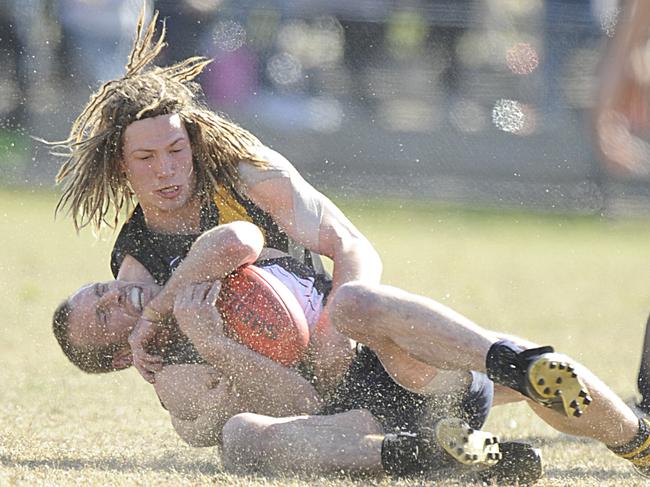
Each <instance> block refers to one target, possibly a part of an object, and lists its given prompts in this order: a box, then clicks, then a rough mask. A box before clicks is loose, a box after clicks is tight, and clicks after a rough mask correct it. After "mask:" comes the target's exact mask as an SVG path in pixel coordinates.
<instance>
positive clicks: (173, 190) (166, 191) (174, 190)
mask: <svg viewBox="0 0 650 487" xmlns="http://www.w3.org/2000/svg"><path fill="white" fill-rule="evenodd" d="M180 191H181V187H180V186H178V185H173V186H167V187H166V188H162V189H159V190H157V191H156V193H158V194H159V195H160V196H162V197H163V198H175V197H176V196H178V194H179V193H180Z"/></svg>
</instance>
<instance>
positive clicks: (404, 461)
mask: <svg viewBox="0 0 650 487" xmlns="http://www.w3.org/2000/svg"><path fill="white" fill-rule="evenodd" d="M419 456H420V451H419V446H418V442H417V437H416V435H415V434H414V433H407V432H399V433H394V434H387V435H386V436H384V441H383V442H382V444H381V465H382V467H384V471H385V472H386V473H387V474H388V475H393V476H397V477H401V476H405V475H414V474H416V473H419V472H420V471H421V470H422V469H421V468H420V464H419V461H418V460H419Z"/></svg>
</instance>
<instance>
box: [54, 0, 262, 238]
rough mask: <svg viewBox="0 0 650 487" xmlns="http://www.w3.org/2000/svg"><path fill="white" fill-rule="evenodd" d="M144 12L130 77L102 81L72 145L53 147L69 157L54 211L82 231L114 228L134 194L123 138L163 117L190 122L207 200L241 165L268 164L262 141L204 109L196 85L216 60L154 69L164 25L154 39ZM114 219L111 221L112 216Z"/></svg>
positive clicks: (234, 181) (153, 21)
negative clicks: (259, 151)
mask: <svg viewBox="0 0 650 487" xmlns="http://www.w3.org/2000/svg"><path fill="white" fill-rule="evenodd" d="M144 19H145V9H144V6H143V8H142V11H141V12H140V16H139V18H138V23H137V27H136V34H135V40H134V42H133V47H132V49H131V53H130V54H129V58H128V63H127V65H126V74H125V75H124V77H123V78H121V79H118V80H111V81H108V82H106V83H104V84H103V85H102V86H101V88H100V89H99V90H98V91H97V92H96V93H95V94H94V95H92V96H91V98H90V100H89V102H88V104H87V105H86V106H85V108H84V109H83V111H82V112H81V114H80V115H79V116H78V117H77V119H76V120H75V121H74V123H73V124H72V128H71V129H70V134H69V136H68V138H67V139H65V140H63V141H59V142H49V143H48V144H49V145H51V146H53V147H54V150H53V151H52V152H53V154H56V155H60V156H63V157H65V158H66V160H65V162H64V163H63V165H62V166H61V169H60V170H59V173H58V174H57V176H56V182H57V184H60V183H63V184H64V189H63V193H62V195H61V198H60V199H59V202H58V204H57V206H56V213H58V212H59V211H60V210H61V209H63V208H67V209H68V213H69V214H71V215H72V218H73V221H74V224H75V228H76V229H77V230H79V229H81V228H83V227H85V226H87V225H92V226H93V227H94V228H95V229H99V228H100V227H101V226H102V224H106V225H108V226H109V227H113V228H114V227H116V226H117V223H118V220H119V215H120V213H121V212H122V210H123V209H126V210H129V209H130V208H131V207H132V206H133V205H134V204H135V201H134V194H133V192H132V190H131V189H130V187H129V184H128V181H127V179H126V175H125V174H124V172H123V171H122V170H121V161H122V156H123V155H122V143H123V138H124V132H125V130H126V128H127V127H128V126H129V124H130V123H132V122H134V121H137V120H141V119H143V118H149V117H156V116H159V115H168V114H178V115H179V116H180V118H181V120H182V121H183V122H184V124H185V128H186V130H187V132H188V135H189V138H190V143H191V147H192V152H193V159H194V161H193V163H194V169H195V171H196V174H197V190H198V191H199V194H200V195H201V196H202V197H204V198H208V197H210V196H211V195H213V194H214V192H215V190H216V187H215V185H216V182H217V181H220V182H222V183H225V184H227V185H229V186H230V187H236V185H237V182H238V172H237V164H238V162H239V161H241V160H249V161H251V162H252V163H254V164H256V165H259V166H264V164H265V163H264V161H262V160H260V159H259V158H258V157H256V156H255V148H256V147H259V145H260V142H259V140H258V139H257V138H256V137H255V136H254V135H253V134H251V133H250V132H248V131H247V130H244V129H243V128H241V127H239V126H238V125H236V124H234V123H232V122H230V121H229V120H227V119H225V118H224V117H222V116H220V115H217V114H216V113H214V112H213V111H211V110H209V109H208V108H206V107H205V106H204V105H203V104H202V102H200V101H198V100H197V97H201V96H202V91H201V88H200V86H199V85H198V84H197V83H195V82H193V80H194V79H195V78H196V77H197V76H198V75H199V74H200V73H201V72H202V71H203V69H204V68H205V67H206V66H207V65H208V64H210V63H211V62H212V61H211V60H209V59H206V58H204V57H201V56H194V57H190V58H188V59H185V60H184V61H181V62H179V63H177V64H174V65H172V66H167V67H159V66H155V65H152V64H151V63H152V62H153V60H154V59H155V58H156V57H157V56H158V54H159V53H160V51H161V50H162V49H163V48H164V47H165V45H166V43H165V41H164V39H165V24H164V22H163V26H162V29H161V33H160V36H159V37H158V39H157V40H156V39H155V33H156V24H157V21H158V12H154V15H153V17H152V19H151V21H150V22H149V24H148V25H147V26H146V28H145V27H144ZM110 213H113V214H114V218H113V221H112V222H110V221H108V219H107V216H108V215H109V214H110Z"/></svg>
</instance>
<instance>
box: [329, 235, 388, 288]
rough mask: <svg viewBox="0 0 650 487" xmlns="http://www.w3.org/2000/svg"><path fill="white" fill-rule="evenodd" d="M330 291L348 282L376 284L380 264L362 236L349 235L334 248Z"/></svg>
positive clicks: (377, 256) (380, 271)
mask: <svg viewBox="0 0 650 487" xmlns="http://www.w3.org/2000/svg"><path fill="white" fill-rule="evenodd" d="M332 260H333V261H334V269H333V275H332V290H333V291H335V290H336V289H337V288H338V287H339V286H340V285H341V284H344V283H346V282H350V281H363V282H367V283H371V284H378V283H379V281H380V280H381V273H382V267H383V266H382V262H381V259H380V258H379V254H378V253H377V251H376V250H375V249H374V247H373V246H372V245H371V244H370V242H369V241H368V240H367V239H366V238H365V237H364V236H363V235H360V234H358V235H350V236H348V238H346V239H345V240H341V242H340V244H339V245H338V246H337V247H336V248H335V250H334V253H333V255H332Z"/></svg>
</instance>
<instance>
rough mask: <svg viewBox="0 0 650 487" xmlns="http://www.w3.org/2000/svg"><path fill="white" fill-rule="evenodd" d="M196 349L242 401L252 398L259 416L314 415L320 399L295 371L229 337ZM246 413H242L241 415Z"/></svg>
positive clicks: (208, 341) (216, 339) (215, 340)
mask: <svg viewBox="0 0 650 487" xmlns="http://www.w3.org/2000/svg"><path fill="white" fill-rule="evenodd" d="M195 346H196V348H197V350H198V351H199V353H200V354H201V356H202V357H203V359H204V360H205V361H206V362H208V363H209V364H211V365H213V366H214V367H215V368H217V369H218V370H219V371H220V372H221V374H222V375H223V377H228V378H229V380H230V382H231V384H232V386H233V387H234V388H236V390H237V392H238V394H239V395H240V396H241V397H242V398H250V406H251V407H252V408H253V409H245V410H249V411H253V412H257V413H259V414H268V415H272V416H287V415H295V414H314V413H315V412H317V411H318V409H319V408H320V403H321V400H320V397H319V396H318V394H317V392H316V390H315V389H314V387H313V386H312V385H311V384H310V383H309V382H308V381H307V380H305V379H304V378H303V377H301V376H300V375H299V374H298V373H297V372H296V371H295V370H293V369H289V368H287V367H284V366H282V365H280V364H278V363H277V362H274V361H273V360H271V359H269V358H267V357H264V356H262V355H260V354H258V353H256V352H253V351H252V350H250V349H249V348H247V347H245V346H243V345H241V344H239V343H237V342H235V341H233V340H231V339H229V338H225V337H217V336H215V337H211V338H209V339H207V340H206V341H204V342H203V343H201V344H197V343H195ZM239 412H242V411H239Z"/></svg>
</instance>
